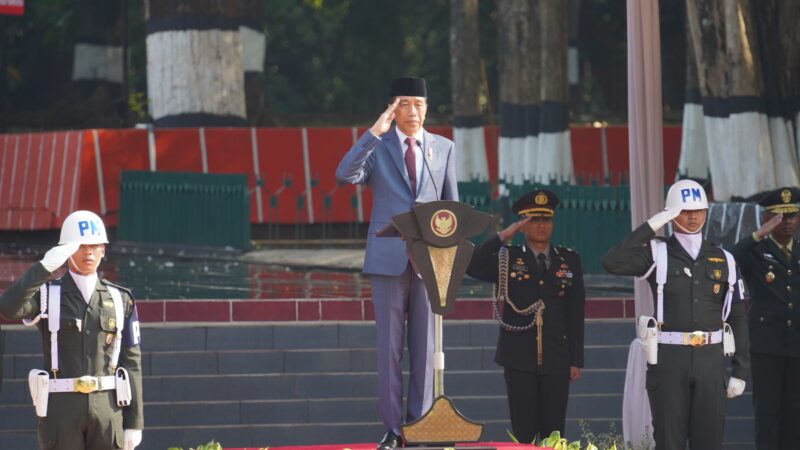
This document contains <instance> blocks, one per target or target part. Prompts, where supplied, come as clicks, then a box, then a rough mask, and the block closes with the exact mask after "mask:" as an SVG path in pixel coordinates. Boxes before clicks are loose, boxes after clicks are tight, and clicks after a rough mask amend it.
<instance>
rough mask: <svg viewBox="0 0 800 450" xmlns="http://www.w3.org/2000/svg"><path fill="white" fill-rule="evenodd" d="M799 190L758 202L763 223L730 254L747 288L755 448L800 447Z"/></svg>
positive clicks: (780, 449) (773, 194)
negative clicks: (748, 291) (797, 244)
mask: <svg viewBox="0 0 800 450" xmlns="http://www.w3.org/2000/svg"><path fill="white" fill-rule="evenodd" d="M798 201H800V189H797V188H788V187H787V188H780V189H778V190H776V191H774V192H771V193H770V194H768V195H766V196H765V197H764V198H763V199H762V200H761V201H760V202H759V203H758V204H759V205H761V206H763V207H765V208H766V210H765V212H764V214H763V221H764V225H762V226H761V228H759V229H758V230H756V231H755V232H754V233H753V234H752V235H751V236H748V237H746V238H744V239H742V240H741V241H739V242H738V243H737V244H736V246H735V247H734V248H733V254H734V256H736V260H737V261H738V262H739V264H740V267H741V269H742V274H743V275H744V278H745V281H747V286H748V288H749V289H750V323H749V324H750V358H751V360H752V365H753V369H752V370H753V408H754V410H755V415H756V420H755V422H756V423H755V428H756V447H757V448H758V449H759V450H767V449H768V450H786V449H800V249H799V248H798V247H797V246H796V245H794V238H793V236H794V233H795V231H796V230H797V224H798V222H800V215H798V214H797V213H798V210H799V209H798V207H797V202H798Z"/></svg>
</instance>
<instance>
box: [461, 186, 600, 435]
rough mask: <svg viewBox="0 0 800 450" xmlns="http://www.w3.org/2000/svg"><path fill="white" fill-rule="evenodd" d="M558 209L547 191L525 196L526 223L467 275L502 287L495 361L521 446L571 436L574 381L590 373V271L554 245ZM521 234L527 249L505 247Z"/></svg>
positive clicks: (493, 240) (520, 203)
mask: <svg viewBox="0 0 800 450" xmlns="http://www.w3.org/2000/svg"><path fill="white" fill-rule="evenodd" d="M556 205H558V197H556V195H555V194H554V193H552V192H550V191H547V190H544V189H539V190H535V191H533V192H529V193H527V194H525V195H523V196H522V197H521V198H520V199H519V200H517V202H516V203H514V205H513V210H514V212H515V213H516V214H517V215H519V217H521V218H522V219H521V220H519V221H518V222H516V223H514V224H512V225H511V226H509V227H508V228H506V229H505V230H503V231H501V232H500V233H498V234H497V235H494V236H492V237H490V238H489V239H488V240H487V241H486V242H484V243H483V244H482V245H481V246H480V247H478V248H477V249H476V250H475V253H474V255H473V257H472V261H471V263H470V266H469V269H468V270H467V273H468V274H469V275H471V276H473V277H475V278H477V279H479V280H483V281H491V282H493V283H496V285H497V286H496V288H497V293H496V298H497V304H496V305H495V308H496V309H495V315H496V317H497V318H498V319H499V320H500V323H501V327H500V337H499V339H498V341H497V352H496V353H495V362H496V363H497V364H499V365H501V366H503V368H504V375H505V379H506V390H507V393H508V405H509V411H510V415H511V426H512V428H513V430H514V436H515V437H516V438H517V439H518V440H519V442H532V441H533V439H534V438H535V437H536V436H537V435H538V436H539V437H540V438H542V437H545V436H548V435H550V433H551V432H553V431H554V430H558V431H560V432H562V433H563V432H564V420H565V416H566V412H567V398H568V396H569V383H570V382H571V381H576V380H577V379H578V378H580V375H581V367H583V321H584V315H583V307H584V303H585V300H586V293H585V291H584V285H583V272H582V270H581V260H580V257H579V256H578V253H577V252H575V251H574V250H571V249H569V248H566V247H559V246H552V245H550V237H551V235H552V234H553V215H554V209H555V207H556ZM518 231H521V232H522V233H523V235H524V236H525V243H524V244H522V245H504V244H503V241H506V240H508V239H510V238H512V237H513V236H514V234H515V233H517V232H518ZM501 302H503V303H504V304H503V305H502V306H503V307H502V318H501V317H500V315H499V312H498V305H499V304H500V303H501Z"/></svg>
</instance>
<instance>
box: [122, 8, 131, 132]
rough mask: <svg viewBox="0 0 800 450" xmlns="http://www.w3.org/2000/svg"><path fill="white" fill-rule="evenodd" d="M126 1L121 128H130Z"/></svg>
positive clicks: (123, 21) (126, 10) (123, 18)
mask: <svg viewBox="0 0 800 450" xmlns="http://www.w3.org/2000/svg"><path fill="white" fill-rule="evenodd" d="M128 110H129V108H128V0H122V107H121V111H122V126H123V127H128V126H130V120H129V114H128Z"/></svg>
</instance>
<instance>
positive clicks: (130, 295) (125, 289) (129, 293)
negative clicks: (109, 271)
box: [100, 278, 133, 298]
mask: <svg viewBox="0 0 800 450" xmlns="http://www.w3.org/2000/svg"><path fill="white" fill-rule="evenodd" d="M100 281H101V282H102V283H103V284H105V285H107V286H114V287H115V288H117V289H119V290H120V291H123V292H125V293H126V294H128V296H129V297H130V298H133V292H131V290H130V289H128V288H126V287H125V286H120V285H118V284H116V283H112V282H110V281H108V280H106V279H105V278H103V279H101V280H100Z"/></svg>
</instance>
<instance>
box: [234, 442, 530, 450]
mask: <svg viewBox="0 0 800 450" xmlns="http://www.w3.org/2000/svg"><path fill="white" fill-rule="evenodd" d="M480 446H482V447H496V448H498V449H500V448H502V449H503V450H536V449H542V448H543V447H536V446H534V445H529V444H527V445H526V444H514V443H513V442H480V443H474V444H458V445H456V447H480ZM266 448H267V447H261V448H258V447H247V448H229V449H225V450H264V449H266ZM410 448H411V449H413V448H414V447H410ZM300 449H303V450H374V449H375V444H336V445H297V446H291V447H269V450H300Z"/></svg>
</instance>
